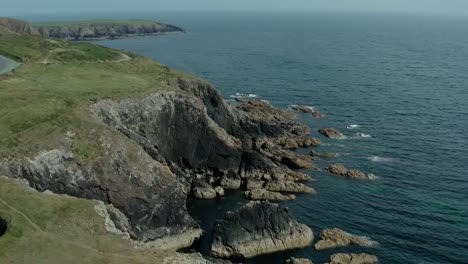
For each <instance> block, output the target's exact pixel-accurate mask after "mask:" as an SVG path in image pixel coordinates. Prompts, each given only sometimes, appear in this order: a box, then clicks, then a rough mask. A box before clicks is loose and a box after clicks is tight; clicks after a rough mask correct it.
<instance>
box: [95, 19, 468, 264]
mask: <svg viewBox="0 0 468 264" xmlns="http://www.w3.org/2000/svg"><path fill="white" fill-rule="evenodd" d="M98 16H99V15H95V17H98ZM115 16H117V15H114V17H115ZM119 16H120V17H124V15H119ZM119 16H117V17H119ZM135 17H137V18H150V19H158V20H162V21H164V22H168V23H173V24H176V25H178V26H181V27H183V28H184V29H186V30H187V33H186V34H177V35H166V36H160V37H144V38H136V39H123V40H113V41H100V42H98V43H99V44H101V45H106V46H110V47H113V48H119V49H125V50H130V51H134V52H137V53H140V54H143V55H146V56H149V57H151V58H154V59H156V60H158V61H160V62H162V63H164V64H167V65H169V66H171V67H173V68H176V69H179V70H182V71H186V72H189V73H192V74H194V75H197V76H200V77H202V78H204V79H207V80H209V81H210V82H211V83H213V84H214V85H215V86H216V87H217V88H218V89H219V90H221V91H222V93H223V94H224V96H225V98H226V99H227V100H229V99H231V95H235V94H236V93H243V94H255V95H257V96H258V98H260V99H264V100H268V101H270V102H271V103H272V104H273V105H275V106H278V107H281V108H287V107H288V105H290V104H304V105H308V106H312V107H314V108H315V109H316V110H318V111H320V112H323V113H325V114H326V115H327V117H326V118H324V119H314V118H312V117H311V116H309V115H305V114H304V115H302V114H300V115H299V121H301V122H304V123H306V124H307V125H309V126H310V127H311V128H312V130H313V135H312V136H314V137H318V138H320V139H321V140H322V141H323V142H324V143H325V144H324V145H323V146H321V147H319V148H317V149H315V150H316V151H319V152H336V153H338V155H339V156H338V157H337V158H336V159H335V160H319V161H317V164H318V165H320V166H321V167H326V166H327V165H328V164H329V163H330V162H341V163H343V164H345V165H346V166H347V167H349V168H355V169H359V170H362V171H365V172H369V173H373V174H375V175H377V176H378V177H379V179H378V180H377V181H374V182H359V181H351V180H347V179H344V178H342V177H339V176H332V175H328V174H326V173H322V172H309V174H310V175H311V176H312V177H313V178H314V179H316V181H315V182H310V183H308V184H309V185H310V186H312V187H313V188H315V189H316V190H317V194H315V195H299V197H298V199H297V200H295V201H292V202H285V203H283V205H284V206H287V207H289V208H290V210H291V212H292V214H293V215H294V216H295V217H296V218H297V219H298V220H299V221H300V222H302V223H305V224H307V225H308V226H310V227H311V228H312V229H313V230H314V233H315V234H316V235H317V234H318V232H319V231H320V230H321V229H323V228H332V227H339V228H342V229H344V230H346V231H348V232H350V233H354V234H358V235H364V236H368V237H370V238H372V239H373V240H375V241H377V242H379V244H380V245H379V246H378V247H376V248H360V247H351V248H346V249H337V250H326V251H320V252H317V251H315V250H314V249H313V248H312V247H309V248H305V249H301V250H295V251H290V252H283V253H279V254H274V255H269V256H265V257H259V258H256V259H253V260H251V261H249V262H248V263H284V260H285V259H287V258H289V257H291V256H295V257H306V258H310V259H312V260H313V261H314V263H323V262H325V261H327V260H328V259H329V256H330V255H331V254H333V253H337V252H356V253H361V252H365V253H372V254H376V255H377V256H378V257H379V259H380V261H381V263H392V264H395V263H468V26H467V25H468V18H463V17H443V16H421V15H392V14H357V13H356V14H344V13H342V14H338V13H336V14H333V13H323V14H319V13H269V14H267V13H221V14H219V13H169V14H137V15H135ZM350 125H355V126H353V128H352V129H350V128H351V127H349V126H350ZM323 127H335V128H338V129H339V130H341V131H342V132H343V133H344V134H345V135H346V136H347V137H346V138H345V139H341V140H328V139H325V138H323V137H321V136H320V135H319V134H318V133H317V130H318V129H319V128H323ZM359 133H360V134H359ZM308 151H309V150H308V149H304V150H300V152H304V153H306V152H308ZM246 202H247V201H246V200H245V199H244V198H243V196H242V194H241V193H240V192H231V193H229V195H228V196H227V197H226V198H225V199H223V200H221V201H189V207H190V210H191V211H192V213H193V214H194V216H195V217H196V218H197V219H198V220H199V221H200V222H201V224H202V226H203V227H204V228H205V229H206V230H207V231H208V233H207V236H206V237H205V238H204V239H203V240H202V241H201V243H200V245H199V247H198V248H197V250H200V251H201V252H202V253H203V254H209V246H210V240H211V235H210V231H211V229H212V227H213V223H214V221H215V220H216V219H217V218H219V217H221V216H222V215H223V214H224V212H225V211H227V210H231V209H235V208H237V207H239V206H240V205H241V204H243V203H246Z"/></svg>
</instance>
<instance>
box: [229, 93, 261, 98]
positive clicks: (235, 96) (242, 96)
mask: <svg viewBox="0 0 468 264" xmlns="http://www.w3.org/2000/svg"><path fill="white" fill-rule="evenodd" d="M230 97H231V98H257V97H258V95H256V94H253V93H247V94H244V93H236V94H233V95H231V96H230Z"/></svg>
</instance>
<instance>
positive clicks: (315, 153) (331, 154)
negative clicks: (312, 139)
mask: <svg viewBox="0 0 468 264" xmlns="http://www.w3.org/2000/svg"><path fill="white" fill-rule="evenodd" d="M309 155H310V156H311V157H320V158H334V157H336V156H337V154H336V153H331V152H325V153H317V152H315V151H313V150H312V151H310V152H309Z"/></svg>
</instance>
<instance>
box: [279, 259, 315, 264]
mask: <svg viewBox="0 0 468 264" xmlns="http://www.w3.org/2000/svg"><path fill="white" fill-rule="evenodd" d="M286 264H313V263H312V260H310V259H305V258H290V259H288V260H286Z"/></svg>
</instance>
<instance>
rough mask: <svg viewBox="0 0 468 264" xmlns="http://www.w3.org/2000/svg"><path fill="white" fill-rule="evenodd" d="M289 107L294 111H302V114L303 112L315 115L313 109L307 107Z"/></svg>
mask: <svg viewBox="0 0 468 264" xmlns="http://www.w3.org/2000/svg"><path fill="white" fill-rule="evenodd" d="M289 107H290V108H291V109H292V110H295V111H300V112H303V113H313V112H314V110H313V108H312V107H309V106H305V105H290V106H289Z"/></svg>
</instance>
